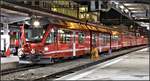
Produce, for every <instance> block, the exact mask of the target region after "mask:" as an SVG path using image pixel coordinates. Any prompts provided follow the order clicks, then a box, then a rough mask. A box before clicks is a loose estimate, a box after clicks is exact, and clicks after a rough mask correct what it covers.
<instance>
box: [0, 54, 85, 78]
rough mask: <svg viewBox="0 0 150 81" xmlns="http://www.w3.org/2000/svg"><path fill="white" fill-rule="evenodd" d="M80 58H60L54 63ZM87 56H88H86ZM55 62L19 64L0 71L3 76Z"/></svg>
mask: <svg viewBox="0 0 150 81" xmlns="http://www.w3.org/2000/svg"><path fill="white" fill-rule="evenodd" d="M78 58H81V57H78ZM78 58H74V59H63V60H60V61H56V62H55V63H53V64H58V63H64V62H66V61H71V60H76V59H78ZM85 58H86V57H85ZM53 64H48V65H44V64H43V65H40V64H33V65H18V67H17V68H12V69H7V70H2V71H1V72H0V75H1V76H3V75H7V74H10V73H15V72H20V71H25V70H29V69H36V68H41V67H48V66H51V65H53Z"/></svg>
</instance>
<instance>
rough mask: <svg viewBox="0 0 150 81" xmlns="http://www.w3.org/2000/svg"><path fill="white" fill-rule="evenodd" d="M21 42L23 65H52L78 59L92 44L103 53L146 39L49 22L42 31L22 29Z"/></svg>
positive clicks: (144, 42)
mask: <svg viewBox="0 0 150 81" xmlns="http://www.w3.org/2000/svg"><path fill="white" fill-rule="evenodd" d="M50 20H55V22H53V21H50ZM56 20H57V22H56ZM58 20H59V23H58ZM52 22H53V23H52ZM60 22H61V23H60ZM22 41H23V45H22V48H21V49H20V50H19V55H20V63H50V62H52V61H53V60H54V59H62V58H68V57H77V56H81V55H85V54H88V53H90V49H91V47H92V46H93V45H95V46H96V47H97V48H98V49H99V52H104V51H108V50H109V49H113V50H114V49H120V48H123V47H128V46H136V45H142V44H146V43H147V39H146V38H145V37H144V36H139V37H135V36H134V35H132V34H127V35H126V34H124V33H123V32H119V31H114V30H112V29H108V28H106V27H103V26H94V25H89V24H83V23H82V24H81V23H74V22H69V21H64V20H61V19H49V24H47V25H44V26H42V28H33V27H31V28H30V27H29V28H28V29H26V27H25V26H22Z"/></svg>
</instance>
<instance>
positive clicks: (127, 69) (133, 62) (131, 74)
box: [56, 48, 149, 80]
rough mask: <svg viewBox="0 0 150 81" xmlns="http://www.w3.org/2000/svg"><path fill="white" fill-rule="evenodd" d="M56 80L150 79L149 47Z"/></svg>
mask: <svg viewBox="0 0 150 81" xmlns="http://www.w3.org/2000/svg"><path fill="white" fill-rule="evenodd" d="M56 80H149V52H148V48H145V49H142V50H139V51H136V52H132V53H130V54H127V55H124V56H121V57H118V58H115V59H112V60H110V61H106V62H104V63H101V64H98V65H95V66H92V67H89V68H87V69H84V70H80V71H77V72H75V73H72V74H69V75H66V76H63V77H61V78H58V79H56Z"/></svg>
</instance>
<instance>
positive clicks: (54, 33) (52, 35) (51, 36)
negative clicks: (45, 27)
mask: <svg viewBox="0 0 150 81" xmlns="http://www.w3.org/2000/svg"><path fill="white" fill-rule="evenodd" d="M56 36H57V30H56V29H52V30H51V32H50V33H49V36H48V37H47V39H46V44H50V43H54V42H55V41H56Z"/></svg>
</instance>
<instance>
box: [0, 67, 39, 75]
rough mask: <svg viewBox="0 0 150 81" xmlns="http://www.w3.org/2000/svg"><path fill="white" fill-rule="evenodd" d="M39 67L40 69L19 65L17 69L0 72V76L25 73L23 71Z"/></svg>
mask: <svg viewBox="0 0 150 81" xmlns="http://www.w3.org/2000/svg"><path fill="white" fill-rule="evenodd" d="M39 67H41V66H38V65H20V66H18V67H17V68H13V69H7V70H2V71H1V72H0V75H1V76H3V75H7V74H10V73H15V72H19V71H25V70H28V69H35V68H39Z"/></svg>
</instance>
